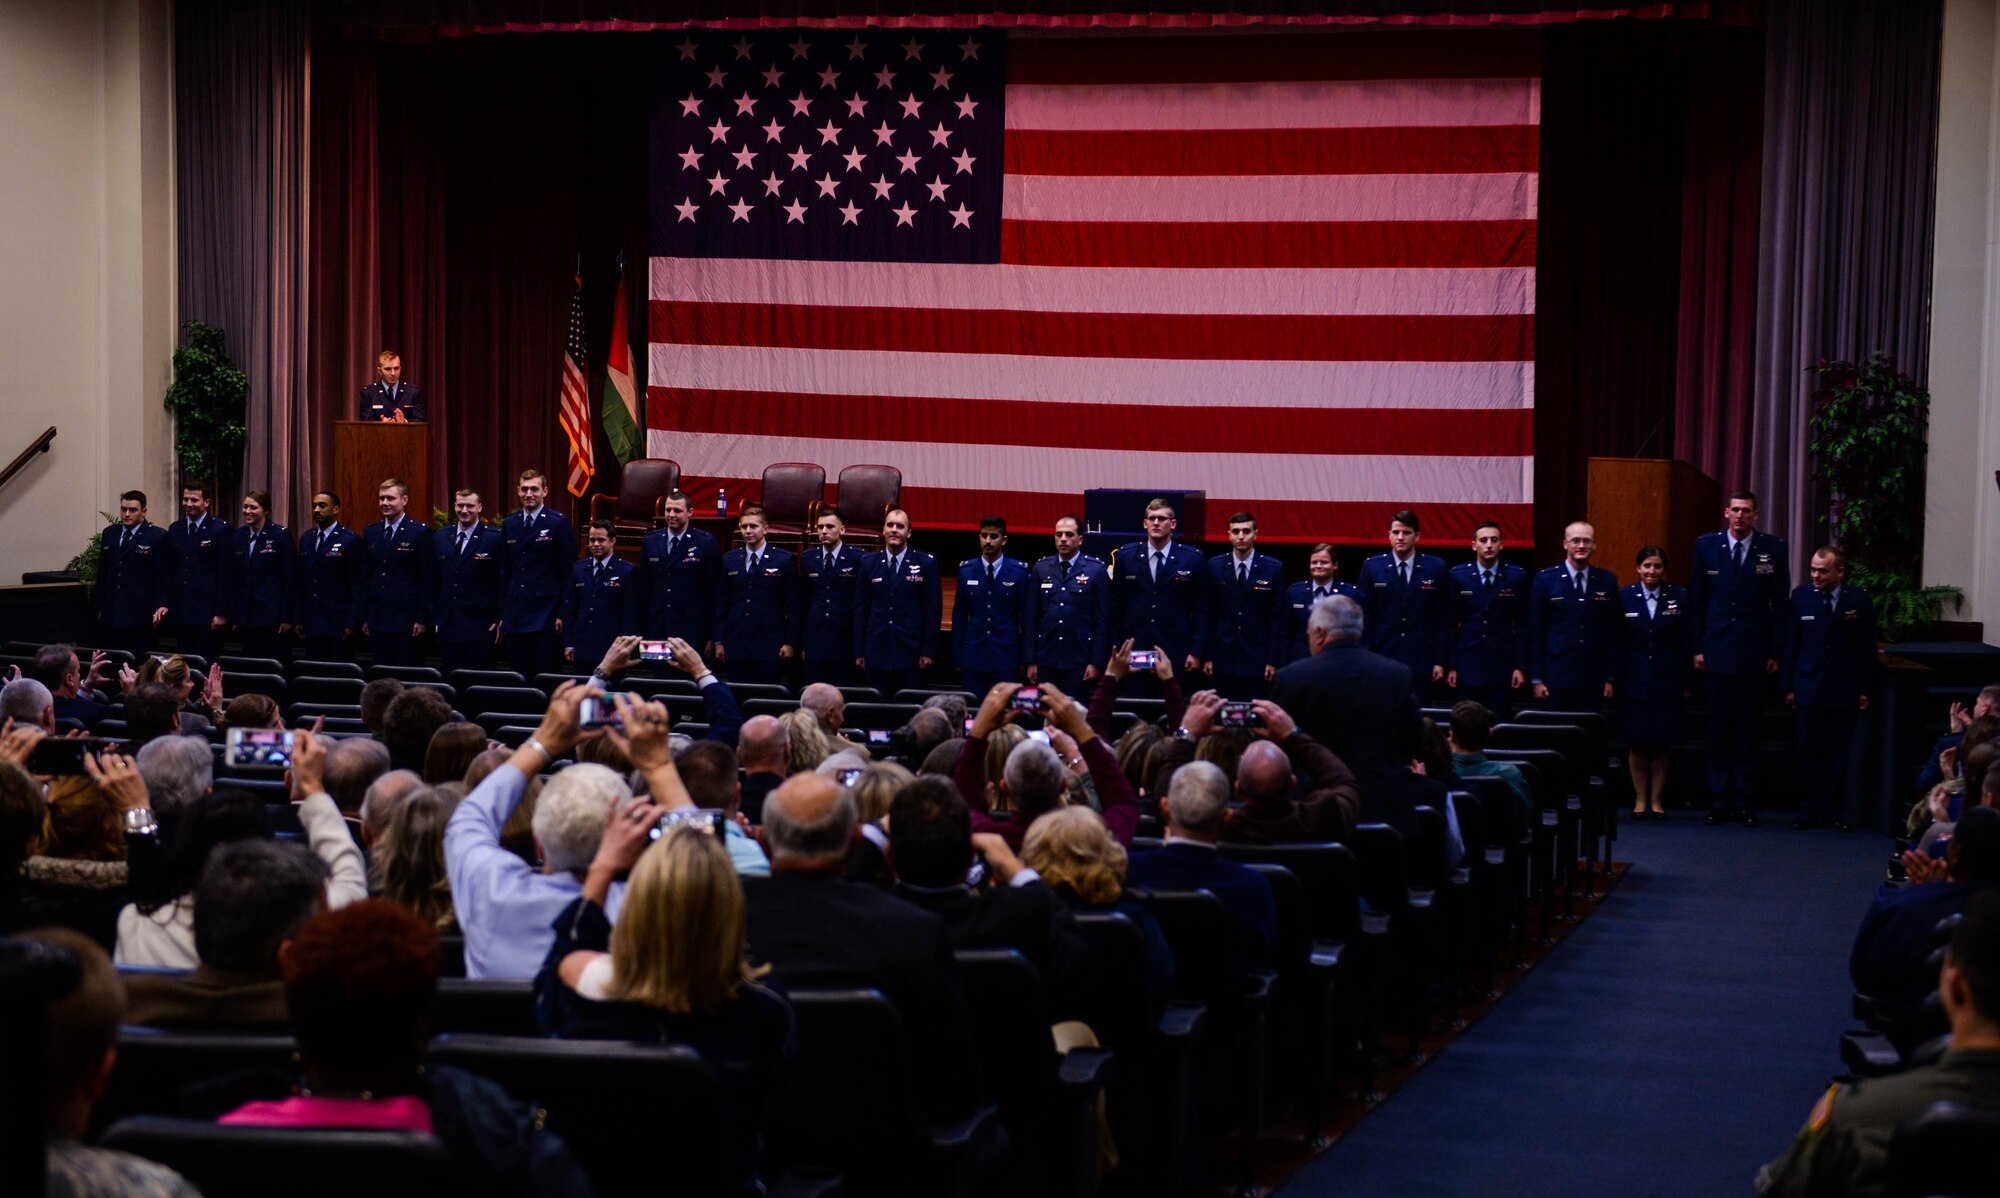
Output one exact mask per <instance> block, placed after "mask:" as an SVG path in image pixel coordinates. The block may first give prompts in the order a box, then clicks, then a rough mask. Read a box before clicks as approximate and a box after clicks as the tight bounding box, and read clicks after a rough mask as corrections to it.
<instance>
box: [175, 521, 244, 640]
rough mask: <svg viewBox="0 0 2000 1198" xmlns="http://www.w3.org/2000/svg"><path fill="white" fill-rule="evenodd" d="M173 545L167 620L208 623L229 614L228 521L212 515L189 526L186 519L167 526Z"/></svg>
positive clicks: (181, 622)
mask: <svg viewBox="0 0 2000 1198" xmlns="http://www.w3.org/2000/svg"><path fill="white" fill-rule="evenodd" d="M167 540H168V541H169V542H170V543H171V544H172V546H173V563H174V572H173V583H172V584H171V585H170V586H168V588H167V623H169V624H207V623H208V622H209V621H211V620H213V619H215V617H217V616H227V615H228V614H229V545H230V540H229V525H228V524H226V523H225V522H223V521H222V520H219V519H217V518H216V517H215V516H213V515H208V516H203V517H202V518H201V523H199V524H197V525H195V526H193V527H192V528H190V527H189V526H188V522H187V521H186V520H185V519H182V520H176V521H174V522H173V524H171V525H169V526H168V528H167Z"/></svg>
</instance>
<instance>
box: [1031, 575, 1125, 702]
mask: <svg viewBox="0 0 2000 1198" xmlns="http://www.w3.org/2000/svg"><path fill="white" fill-rule="evenodd" d="M1110 584H1111V577H1110V574H1109V572H1108V571H1107V570H1106V568H1105V564H1104V561H1103V559H1101V558H1096V557H1092V556H1091V555H1089V554H1087V553H1078V554H1074V555H1072V556H1071V557H1070V559H1069V561H1068V562H1067V563H1065V562H1064V561H1063V560H1062V555H1061V554H1058V553H1051V554H1049V555H1048V556H1047V557H1045V558H1043V559H1041V560H1040V561H1038V562H1036V563H1035V567H1034V569H1033V570H1031V571H1029V577H1028V598H1027V605H1026V607H1025V608H1024V610H1023V611H1022V615H1021V624H1022V627H1023V628H1025V629H1026V630H1027V635H1028V655H1027V660H1026V661H1025V662H1024V663H1023V664H1024V665H1030V666H1033V667H1034V668H1035V680H1036V681H1037V682H1047V683H1051V684H1053V685H1054V686H1055V688H1056V689H1057V690H1059V691H1061V692H1062V693H1063V694H1065V695H1069V696H1070V697H1071V698H1074V699H1077V700H1079V701H1081V702H1084V703H1088V702H1089V701H1090V697H1089V695H1087V694H1085V693H1084V689H1083V688H1084V687H1085V686H1086V685H1087V684H1086V683H1085V681H1084V677H1083V672H1084V670H1085V669H1087V668H1089V667H1091V666H1096V667H1097V668H1098V669H1100V670H1102V669H1103V668H1104V663H1105V662H1107V661H1109V660H1110V659H1111V648H1112V646H1111V585H1110Z"/></svg>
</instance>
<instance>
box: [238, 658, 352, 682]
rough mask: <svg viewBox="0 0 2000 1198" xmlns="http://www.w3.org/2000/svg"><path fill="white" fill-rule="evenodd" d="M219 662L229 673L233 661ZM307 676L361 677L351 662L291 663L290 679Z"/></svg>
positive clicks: (267, 671)
mask: <svg viewBox="0 0 2000 1198" xmlns="http://www.w3.org/2000/svg"><path fill="white" fill-rule="evenodd" d="M220 660H221V661H222V669H223V672H224V673H227V672H228V671H229V663H230V662H231V661H232V660H234V659H233V658H228V657H224V658H222V659H220ZM260 660H261V659H260ZM273 664H276V663H273ZM277 672H278V671H277V670H261V671H259V673H265V674H275V673H277ZM307 675H310V676H312V677H314V678H359V677H361V667H360V666H357V665H355V664H354V663H353V662H351V661H310V660H307V659H305V658H300V659H299V660H297V661H295V662H293V663H292V677H294V678H302V677H305V676H307Z"/></svg>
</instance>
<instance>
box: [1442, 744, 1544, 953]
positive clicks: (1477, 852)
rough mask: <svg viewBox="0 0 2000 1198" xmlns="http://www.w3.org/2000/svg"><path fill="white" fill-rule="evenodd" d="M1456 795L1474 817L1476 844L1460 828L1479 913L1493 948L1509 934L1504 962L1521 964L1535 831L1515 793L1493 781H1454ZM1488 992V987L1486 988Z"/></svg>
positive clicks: (1468, 779) (1487, 778)
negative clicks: (1471, 809) (1478, 829)
mask: <svg viewBox="0 0 2000 1198" xmlns="http://www.w3.org/2000/svg"><path fill="white" fill-rule="evenodd" d="M1457 785H1458V791H1457V792H1456V793H1459V794H1462V795H1465V796H1466V798H1467V799H1468V802H1467V803H1466V804H1463V805H1461V806H1460V807H1459V812H1460V814H1461V815H1463V814H1464V812H1465V811H1466V810H1467V808H1468V807H1476V808H1477V809H1478V811H1479V821H1480V825H1481V839H1480V841H1479V842H1477V843H1475V842H1474V841H1473V839H1472V838H1471V836H1470V834H1469V833H1466V832H1465V829H1464V827H1463V826H1461V828H1460V832H1461V834H1464V835H1465V837H1466V839H1465V852H1466V857H1467V860H1468V861H1470V862H1471V865H1472V871H1473V877H1474V879H1475V880H1478V881H1480V884H1481V892H1482V899H1481V908H1482V910H1484V911H1485V913H1486V930H1487V933H1488V935H1490V936H1491V937H1492V938H1493V944H1494V945H1495V947H1496V948H1497V947H1498V946H1499V945H1500V944H1501V943H1502V938H1504V937H1505V936H1506V935H1507V932H1508V930H1509V928H1512V929H1513V931H1514V936H1513V948H1512V951H1511V952H1510V953H1509V955H1508V957H1507V960H1508V961H1509V962H1510V963H1512V964H1518V963H1520V961H1521V950H1522V933H1523V931H1524V927H1525V924H1526V919H1525V918H1524V916H1523V908H1524V905H1525V904H1526V902H1527V898H1528V894H1529V890H1530V887H1531V885H1532V883H1531V880H1530V877H1529V871H1530V869H1531V867H1532V857H1533V852H1534V831H1533V829H1532V828H1530V827H1529V826H1527V825H1525V824H1523V823H1522V822H1521V805H1520V801H1519V800H1518V799H1516V798H1515V797H1514V789H1513V788H1512V787H1510V786H1508V785H1507V783H1506V782H1505V781H1503V780H1502V779H1499V778H1494V777H1474V778H1459V779H1458V780H1457ZM1488 988H1489V989H1490V988H1491V987H1490V985H1489V987H1488Z"/></svg>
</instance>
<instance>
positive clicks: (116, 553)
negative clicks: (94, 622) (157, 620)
mask: <svg viewBox="0 0 2000 1198" xmlns="http://www.w3.org/2000/svg"><path fill="white" fill-rule="evenodd" d="M100 535H101V539H102V540H103V542H104V551H103V554H102V556H100V557H99V558H98V561H97V585H96V586H95V587H93V588H92V589H91V596H90V597H91V600H92V601H93V602H94V603H96V605H97V614H98V617H99V618H100V619H102V620H103V621H104V622H105V623H106V624H107V625H109V626H111V627H113V628H144V627H146V626H148V625H150V624H151V623H152V622H153V613H154V612H156V611H158V610H159V609H161V608H163V607H165V606H167V593H168V584H169V581H170V580H171V579H172V577H173V556H174V547H173V543H172V542H170V541H169V540H168V539H167V530H166V529H164V528H161V527H160V526H159V525H157V524H153V523H150V522H148V523H143V524H140V525H138V526H136V527H134V528H133V529H132V537H131V540H129V541H127V542H126V543H125V544H124V546H123V547H122V548H121V547H120V545H119V541H120V539H121V538H123V537H124V535H125V526H124V525H123V524H113V525H112V526H111V527H109V528H107V529H105V530H104V532H103V533H102V534H100Z"/></svg>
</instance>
